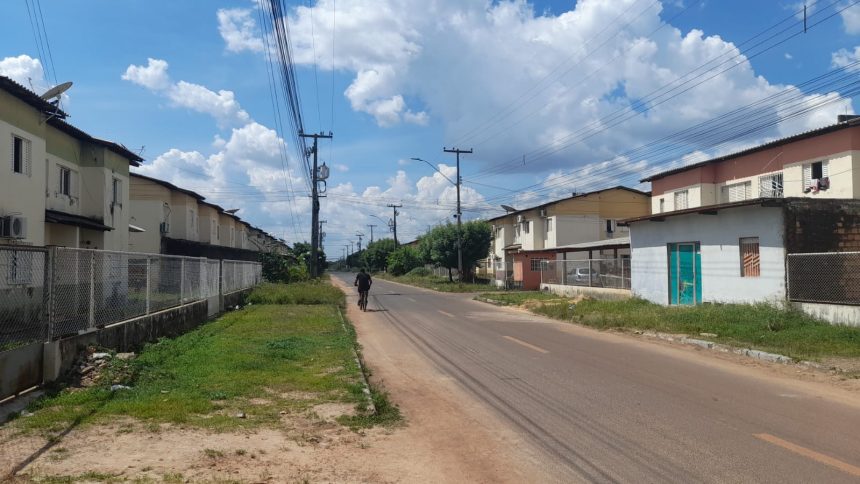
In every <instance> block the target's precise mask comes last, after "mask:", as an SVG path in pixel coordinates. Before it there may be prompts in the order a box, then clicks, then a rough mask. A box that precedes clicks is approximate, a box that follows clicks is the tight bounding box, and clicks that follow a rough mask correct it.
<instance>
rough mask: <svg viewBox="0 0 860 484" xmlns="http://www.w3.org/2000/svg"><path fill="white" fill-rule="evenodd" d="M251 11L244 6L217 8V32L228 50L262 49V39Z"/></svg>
mask: <svg viewBox="0 0 860 484" xmlns="http://www.w3.org/2000/svg"><path fill="white" fill-rule="evenodd" d="M252 13H253V10H251V9H246V8H230V9H224V8H222V9H220V10H218V32H220V33H221V38H223V39H224V42H226V43H227V50H228V51H229V52H243V51H250V52H262V51H263V40H262V38H260V32H259V29H258V27H257V22H256V21H255V20H254V18H253V17H252V16H251V14H252Z"/></svg>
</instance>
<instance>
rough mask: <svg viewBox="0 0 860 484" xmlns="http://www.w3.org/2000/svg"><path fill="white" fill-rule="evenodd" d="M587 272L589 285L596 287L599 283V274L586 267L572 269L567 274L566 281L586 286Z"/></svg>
mask: <svg viewBox="0 0 860 484" xmlns="http://www.w3.org/2000/svg"><path fill="white" fill-rule="evenodd" d="M589 271H590V272H591V283H592V284H594V285H597V284H599V283H600V274H599V273H598V272H597V271H596V270H594V269H590V268H588V267H577V268H575V269H572V270H571V271H570V272H568V273H567V280H568V281H570V282H579V283H583V284H588V281H589V275H588V273H589Z"/></svg>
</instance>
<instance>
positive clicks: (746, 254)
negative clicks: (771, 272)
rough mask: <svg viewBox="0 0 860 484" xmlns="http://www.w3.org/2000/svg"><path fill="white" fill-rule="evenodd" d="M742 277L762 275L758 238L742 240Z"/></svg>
mask: <svg viewBox="0 0 860 484" xmlns="http://www.w3.org/2000/svg"><path fill="white" fill-rule="evenodd" d="M739 245H740V249H741V277H758V276H760V275H761V265H760V264H761V260H760V258H759V252H758V237H745V238H742V239H740V244H739Z"/></svg>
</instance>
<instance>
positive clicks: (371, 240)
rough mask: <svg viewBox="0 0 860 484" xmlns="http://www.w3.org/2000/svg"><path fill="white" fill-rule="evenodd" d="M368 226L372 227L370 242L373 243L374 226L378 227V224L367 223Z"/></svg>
mask: <svg viewBox="0 0 860 484" xmlns="http://www.w3.org/2000/svg"><path fill="white" fill-rule="evenodd" d="M367 226H368V227H370V243H371V244H372V243H373V227H376V225H373V224H367Z"/></svg>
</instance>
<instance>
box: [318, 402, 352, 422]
mask: <svg viewBox="0 0 860 484" xmlns="http://www.w3.org/2000/svg"><path fill="white" fill-rule="evenodd" d="M313 412H314V413H315V414H317V415H318V416H319V418H321V419H323V420H327V421H330V422H334V421H336V420H337V418H338V417H342V416H344V415H346V416H353V415H355V414H356V411H355V405H350V404H348V403H323V404H320V405H314V407H313Z"/></svg>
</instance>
